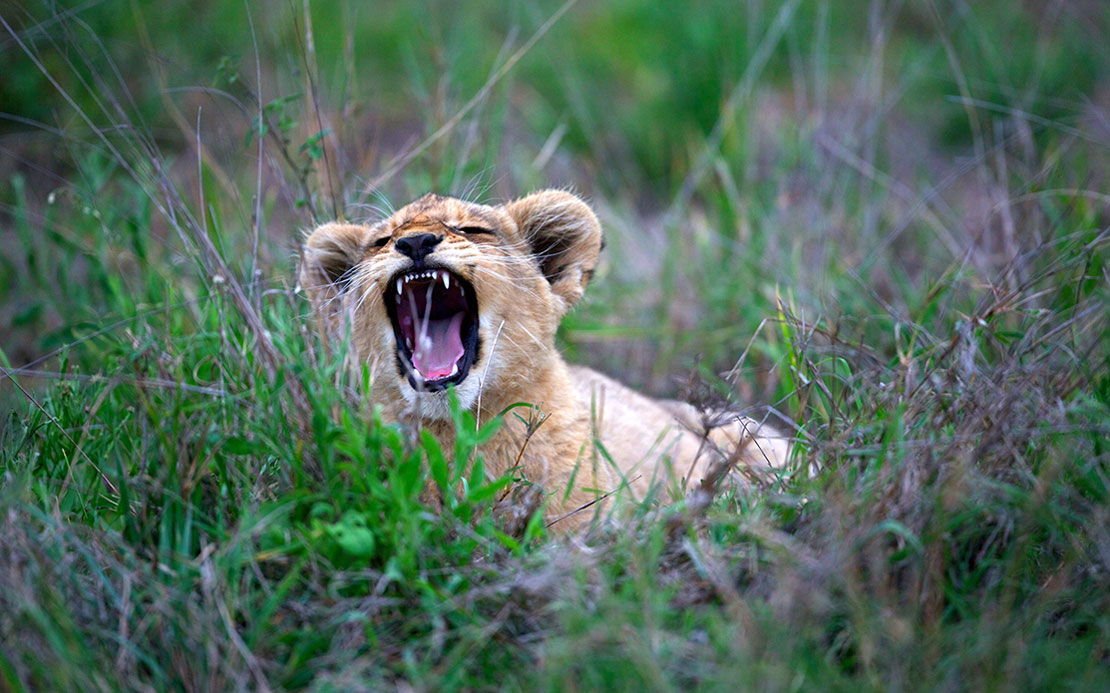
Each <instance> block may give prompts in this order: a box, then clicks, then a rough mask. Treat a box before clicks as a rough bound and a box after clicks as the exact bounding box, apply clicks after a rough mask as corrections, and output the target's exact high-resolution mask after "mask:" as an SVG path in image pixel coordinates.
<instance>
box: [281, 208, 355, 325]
mask: <svg viewBox="0 0 1110 693" xmlns="http://www.w3.org/2000/svg"><path fill="white" fill-rule="evenodd" d="M369 234H370V228H369V227H367V226H360V225H357V224H342V223H338V222H333V223H330V224H324V225H323V226H320V227H317V229H316V230H315V231H313V232H312V233H310V234H309V235H308V238H306V239H305V242H304V247H303V248H301V269H300V272H299V274H298V276H297V281H298V283H299V284H300V286H301V289H303V290H304V292H305V295H307V296H308V299H309V300H310V301H312V306H313V308H315V309H316V310H317V312H318V313H319V312H320V311H324V313H327V314H326V315H325V314H323V313H320V317H321V318H322V319H324V320H330V319H331V317H332V313H334V312H335V311H337V310H338V309H339V308H340V306H339V305H338V304H339V302H338V301H335V300H334V299H335V298H336V297H338V296H339V295H340V294H342V293H343V292H344V291H346V290H347V287H348V285H349V283H350V279H351V276H350V275H351V269H352V268H353V267H354V266H355V263H357V262H358V261H359V260H361V259H362V255H363V253H364V252H365V250H366V240H367V238H368V237H369Z"/></svg>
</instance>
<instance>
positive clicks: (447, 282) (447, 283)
mask: <svg viewBox="0 0 1110 693" xmlns="http://www.w3.org/2000/svg"><path fill="white" fill-rule="evenodd" d="M439 276H440V277H441V278H442V279H443V288H444V289H450V288H451V275H450V274H448V273H447V272H443V273H441V274H440V275H439Z"/></svg>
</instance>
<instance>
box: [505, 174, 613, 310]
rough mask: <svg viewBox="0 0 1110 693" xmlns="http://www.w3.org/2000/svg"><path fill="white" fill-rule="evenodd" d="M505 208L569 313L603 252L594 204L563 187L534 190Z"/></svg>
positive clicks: (584, 288)
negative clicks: (562, 188)
mask: <svg viewBox="0 0 1110 693" xmlns="http://www.w3.org/2000/svg"><path fill="white" fill-rule="evenodd" d="M505 211H506V212H508V214H509V216H510V217H512V218H513V220H514V221H515V222H516V225H517V228H518V229H519V230H520V233H521V235H522V236H523V237H524V240H525V242H526V243H527V244H528V247H529V248H530V249H531V251H532V256H533V257H534V258H535V259H536V262H537V263H538V264H539V267H540V271H541V272H542V273H543V275H544V276H545V277H546V278H547V281H548V282H549V283H550V284H551V291H552V292H554V294H555V295H556V296H557V297H559V298H560V299H562V301H563V309H562V311H561V313H563V314H565V313H566V312H567V311H569V310H570V309H571V308H572V307H573V306H574V304H576V303H578V299H580V298H582V294H583V293H584V292H585V290H586V284H588V283H589V282H590V279H591V278H592V277H593V274H594V267H596V266H597V259H598V255H599V254H600V253H601V247H602V238H601V224H600V223H599V222H598V220H597V216H596V215H594V212H593V210H592V209H590V206H589V205H587V204H586V203H585V202H583V201H582V200H581V199H579V198H577V197H575V196H574V195H571V194H570V193H568V192H563V191H562V190H544V191H541V192H537V193H532V194H531V195H528V196H526V197H522V198H520V199H519V200H515V201H513V202H510V203H509V204H507V205H505Z"/></svg>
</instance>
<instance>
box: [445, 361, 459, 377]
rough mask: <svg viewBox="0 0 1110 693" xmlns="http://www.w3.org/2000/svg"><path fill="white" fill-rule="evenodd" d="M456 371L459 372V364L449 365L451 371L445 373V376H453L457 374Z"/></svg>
mask: <svg viewBox="0 0 1110 693" xmlns="http://www.w3.org/2000/svg"><path fill="white" fill-rule="evenodd" d="M458 372H459V364H457V363H456V364H455V365H454V366H451V372H450V373H448V374H447V377H448V378H451V377H454V376H455V375H457V374H458Z"/></svg>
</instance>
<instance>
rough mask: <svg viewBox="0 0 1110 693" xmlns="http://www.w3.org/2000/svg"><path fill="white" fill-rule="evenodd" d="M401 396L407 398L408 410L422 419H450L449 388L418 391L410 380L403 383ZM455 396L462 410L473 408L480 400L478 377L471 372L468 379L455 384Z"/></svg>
mask: <svg viewBox="0 0 1110 693" xmlns="http://www.w3.org/2000/svg"><path fill="white" fill-rule="evenodd" d="M400 389H401V396H402V397H404V398H405V405H406V407H405V408H406V410H407V411H409V412H412V413H413V414H415V415H416V416H417V418H420V419H428V420H432V421H450V420H451V405H450V395H449V394H448V390H438V391H436V392H418V391H417V390H414V389H413V387H412V386H411V385H409V383H408V381H407V380H406V381H405V382H402V383H401V386H400ZM453 389H454V390H455V396H456V397H458V399H459V409H460V410H462V411H468V410H473V409H474V406H475V405H476V404H477V402H478V393H479V391H480V387H479V384H478V379H477V378H475V377H474V374H471V375H470V376H469V377H467V379H466V380H464V381H462V382H461V383H459V384H457V385H455V386H453Z"/></svg>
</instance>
